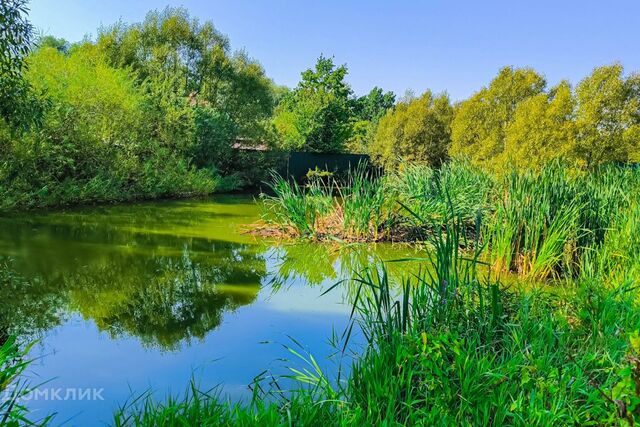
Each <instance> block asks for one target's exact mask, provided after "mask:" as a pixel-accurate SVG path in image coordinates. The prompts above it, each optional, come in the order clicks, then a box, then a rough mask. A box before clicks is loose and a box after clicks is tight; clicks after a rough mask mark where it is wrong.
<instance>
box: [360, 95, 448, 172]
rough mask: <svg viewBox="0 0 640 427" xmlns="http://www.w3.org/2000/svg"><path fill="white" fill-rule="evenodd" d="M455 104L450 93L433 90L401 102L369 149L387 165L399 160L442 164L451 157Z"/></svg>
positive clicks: (381, 163) (391, 165)
mask: <svg viewBox="0 0 640 427" xmlns="http://www.w3.org/2000/svg"><path fill="white" fill-rule="evenodd" d="M452 119H453V107H452V106H451V103H450V102H449V97H448V96H447V95H446V94H443V95H439V96H435V95H434V94H433V93H431V92H430V91H427V92H425V93H424V94H423V95H422V96H421V97H420V98H417V99H412V100H410V101H406V102H400V103H398V105H397V106H396V107H395V109H394V110H392V111H389V112H388V113H387V114H386V115H385V116H384V117H382V119H381V120H380V123H379V125H378V128H377V131H376V134H375V137H374V140H373V142H372V143H371V146H370V147H369V153H370V155H371V157H372V159H373V160H374V161H375V162H376V163H378V164H380V165H384V166H385V167H386V168H390V169H392V168H394V167H396V166H397V165H398V163H399V162H406V161H412V162H422V163H425V164H427V165H429V166H434V167H437V166H440V165H441V164H442V163H443V162H444V161H445V160H446V159H447V157H448V154H447V153H448V149H449V145H450V140H451V131H450V125H451V120H452Z"/></svg>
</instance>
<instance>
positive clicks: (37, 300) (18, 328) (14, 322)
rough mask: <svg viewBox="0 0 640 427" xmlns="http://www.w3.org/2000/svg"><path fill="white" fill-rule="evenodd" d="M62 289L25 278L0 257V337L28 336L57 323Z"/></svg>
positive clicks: (10, 261) (61, 315)
mask: <svg viewBox="0 0 640 427" xmlns="http://www.w3.org/2000/svg"><path fill="white" fill-rule="evenodd" d="M66 298H67V297H66V292H65V291H64V290H60V289H53V288H50V287H48V286H46V285H45V284H44V283H43V281H42V280H41V278H39V277H35V278H32V279H29V280H28V279H27V278H25V277H24V276H23V275H21V274H20V273H18V272H17V271H15V269H14V267H13V261H12V260H10V259H7V258H4V259H0V339H1V338H2V337H4V338H5V339H6V337H7V336H8V335H10V334H12V335H31V334H33V333H35V332H37V331H41V330H45V329H49V328H52V327H54V326H57V325H59V324H60V323H61V321H62V318H63V316H64V315H63V313H62V311H61V308H62V307H64V306H65V301H66Z"/></svg>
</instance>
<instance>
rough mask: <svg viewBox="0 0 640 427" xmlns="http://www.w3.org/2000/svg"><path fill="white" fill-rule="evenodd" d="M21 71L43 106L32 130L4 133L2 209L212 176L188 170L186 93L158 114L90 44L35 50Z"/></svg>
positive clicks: (202, 185)
mask: <svg viewBox="0 0 640 427" xmlns="http://www.w3.org/2000/svg"><path fill="white" fill-rule="evenodd" d="M26 78H27V79H28V81H29V82H30V84H32V85H33V87H34V88H35V89H36V90H37V91H39V92H42V93H46V100H47V102H48V103H49V104H50V106H49V108H47V110H46V112H45V114H44V117H43V120H42V125H41V126H40V127H39V128H38V129H32V130H31V131H29V132H28V133H25V134H24V135H22V136H21V137H20V138H10V139H9V140H8V144H7V146H8V153H7V156H6V157H5V158H4V159H3V161H2V162H1V163H0V194H2V197H1V199H0V200H1V202H2V206H3V207H13V206H21V207H25V206H26V207H37V206H44V205H56V204H68V203H78V202H92V201H110V200H123V199H131V198H138V197H158V196H168V195H175V196H179V195H189V194H205V193H209V192H211V191H213V190H214V189H215V180H216V178H215V175H214V174H212V173H211V172H210V171H205V170H203V171H199V172H196V171H194V170H193V169H192V168H191V167H190V166H189V164H188V161H187V160H186V155H187V153H188V151H187V150H188V149H189V148H190V146H191V145H192V144H193V136H192V135H193V130H192V127H193V120H192V119H191V117H192V115H193V113H192V110H191V108H190V107H189V106H188V104H187V102H186V100H183V102H182V105H175V104H173V105H171V106H170V108H169V107H167V108H166V109H165V110H164V111H162V114H158V111H157V110H156V109H155V108H154V107H155V106H156V105H157V103H156V101H154V100H151V99H150V97H149V96H148V95H147V94H145V93H144V92H143V91H141V90H140V89H139V87H138V85H137V84H136V82H135V79H134V77H133V76H132V75H131V72H130V71H128V70H123V69H115V68H112V67H110V66H109V65H108V64H106V63H105V62H104V61H103V59H102V57H101V55H100V54H99V51H98V50H97V48H96V47H95V46H93V45H91V44H85V45H82V46H78V47H76V48H75V49H74V50H73V51H72V52H71V53H70V54H69V55H64V54H62V53H60V52H59V51H58V50H56V49H54V48H42V49H40V50H38V51H37V52H35V53H34V54H32V55H31V57H30V58H29V70H28V72H27V74H26ZM169 112H172V113H173V114H167V113H169ZM185 118H186V119H187V121H186V122H185Z"/></svg>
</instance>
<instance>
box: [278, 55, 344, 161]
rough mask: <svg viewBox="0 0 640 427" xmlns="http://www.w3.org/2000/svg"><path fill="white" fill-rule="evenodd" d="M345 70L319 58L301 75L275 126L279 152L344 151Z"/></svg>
mask: <svg viewBox="0 0 640 427" xmlns="http://www.w3.org/2000/svg"><path fill="white" fill-rule="evenodd" d="M346 75H347V67H346V66H344V65H341V66H337V67H336V65H335V64H334V63H333V59H331V58H325V57H323V56H320V58H318V61H317V63H316V66H315V68H314V69H308V70H306V71H304V72H303V73H302V79H301V80H300V83H298V86H297V87H296V88H295V89H294V90H293V91H291V92H290V93H288V94H287V95H285V97H284V98H283V99H282V101H281V102H280V104H279V105H278V108H277V110H276V113H275V117H274V125H275V127H276V129H277V131H278V133H279V135H280V138H281V139H282V142H281V145H282V148H285V149H287V150H303V151H312V152H322V153H335V152H340V151H343V150H344V148H345V143H346V142H347V140H348V139H349V137H350V136H351V126H350V123H349V119H350V108H349V107H350V106H349V96H350V95H351V88H350V87H349V85H348V84H347V83H346V82H345V81H344V78H345V76H346Z"/></svg>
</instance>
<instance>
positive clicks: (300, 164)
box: [278, 151, 370, 182]
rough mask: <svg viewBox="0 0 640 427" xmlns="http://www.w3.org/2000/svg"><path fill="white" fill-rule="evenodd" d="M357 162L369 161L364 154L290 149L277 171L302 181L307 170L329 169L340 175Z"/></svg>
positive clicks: (356, 164)
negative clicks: (325, 152) (323, 152)
mask: <svg viewBox="0 0 640 427" xmlns="http://www.w3.org/2000/svg"><path fill="white" fill-rule="evenodd" d="M359 163H367V164H370V162H369V156H367V155H365V154H321V153H304V152H300V151H292V152H291V153H289V154H288V156H287V157H286V161H285V162H284V164H283V165H282V166H281V168H282V169H281V170H279V171H278V172H279V173H280V175H282V176H287V177H291V178H293V179H295V180H296V181H298V182H302V181H304V178H305V177H306V175H307V172H309V170H315V169H318V170H321V171H329V172H332V173H333V174H335V175H342V174H344V173H346V172H348V171H349V169H353V168H355V167H356V166H358V164H359Z"/></svg>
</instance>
